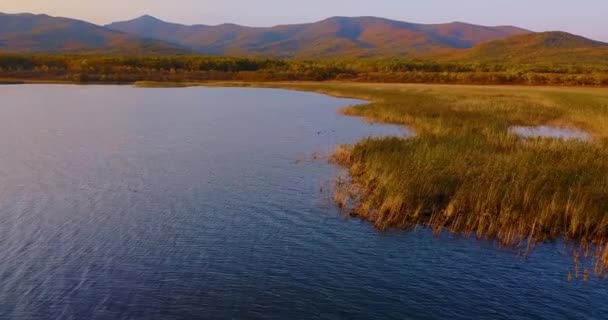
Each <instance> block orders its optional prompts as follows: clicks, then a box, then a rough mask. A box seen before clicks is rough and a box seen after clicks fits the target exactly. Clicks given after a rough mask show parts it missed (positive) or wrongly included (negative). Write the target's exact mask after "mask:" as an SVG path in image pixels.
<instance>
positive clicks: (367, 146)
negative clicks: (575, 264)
mask: <svg viewBox="0 0 608 320" xmlns="http://www.w3.org/2000/svg"><path fill="white" fill-rule="evenodd" d="M275 86H276V85H275ZM279 86H281V87H286V88H291V89H299V90H310V91H318V92H324V93H329V94H332V95H335V96H348V97H352V98H361V99H366V100H369V101H371V102H370V103H369V104H366V105H361V106H353V107H349V108H347V109H345V110H343V113H344V114H347V115H354V116H362V117H365V118H366V119H369V120H372V121H379V122H386V123H396V124H404V125H408V126H410V127H411V128H413V129H414V131H415V132H416V133H417V135H416V136H415V137H413V138H400V137H394V138H372V139H365V140H363V141H360V142H359V143H357V144H355V145H353V146H343V147H340V148H338V150H337V151H336V153H335V155H334V157H333V159H334V161H336V162H338V163H340V164H342V165H344V166H345V167H346V168H348V170H349V172H350V177H351V178H350V179H348V180H349V181H347V180H346V179H343V178H342V179H340V180H339V182H338V183H337V184H336V195H335V200H336V202H337V203H338V204H339V205H340V206H341V207H346V206H349V210H351V211H352V213H354V214H356V215H358V216H360V217H362V218H364V219H367V220H369V221H370V222H372V223H374V225H375V226H376V227H378V228H380V229H387V228H413V227H415V226H417V225H423V226H427V227H430V228H433V229H434V230H435V231H436V232H441V231H443V230H446V229H447V230H450V231H451V232H454V233H462V234H465V235H475V236H477V237H478V238H487V239H494V240H497V241H499V242H500V243H501V244H505V245H509V246H520V247H522V248H523V249H525V250H526V251H528V250H530V249H531V248H532V247H533V246H534V243H535V242H539V241H541V242H542V241H545V240H550V239H555V238H558V237H564V238H566V239H570V240H573V241H576V242H578V243H580V244H581V248H582V250H583V251H584V252H585V256H593V257H595V259H596V265H595V272H596V273H598V274H601V273H604V272H605V271H606V268H607V267H608V92H606V91H605V90H601V89H586V88H548V87H543V88H531V87H490V86H435V85H391V84H345V83H342V84H338V83H325V84H281V85H279ZM512 125H523V126H535V125H555V126H562V127H576V128H580V129H583V130H587V131H588V132H590V133H591V134H592V135H593V140H592V141H591V142H587V143H585V142H581V141H562V140H554V139H545V138H538V139H522V138H519V137H517V136H515V135H513V134H511V133H510V132H509V130H508V129H509V127H510V126H512ZM589 252H591V254H590V253H589Z"/></svg>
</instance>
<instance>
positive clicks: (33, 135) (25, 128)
mask: <svg viewBox="0 0 608 320" xmlns="http://www.w3.org/2000/svg"><path fill="white" fill-rule="evenodd" d="M0 97H1V100H0V146H1V147H0V179H1V181H0V318H1V319H193V318H199V319H201V318H207V319H218V318H223V319H241V318H247V319H250V318H273V319H299V318H319V319H390V318H392V319H446V318H447V319H474V318H483V319H606V318H607V317H608V304H607V303H606V302H607V301H608V282H607V280H597V279H596V280H593V279H592V281H590V282H583V281H580V280H575V281H573V282H571V283H568V282H567V281H566V279H567V268H568V267H570V266H571V261H572V260H571V257H570V256H569V254H568V249H567V248H568V247H567V246H566V245H565V244H563V243H553V244H547V245H544V246H540V247H539V248H538V249H537V250H536V251H535V252H534V253H533V254H532V256H531V257H529V258H528V259H524V258H522V257H518V256H517V255H516V254H515V253H514V252H513V251H511V250H502V249H498V248H496V246H495V245H493V244H492V243H489V242H485V241H477V240H471V239H464V238H453V237H450V236H443V237H440V238H435V237H433V236H432V235H431V234H430V233H429V232H428V231H425V230H419V231H416V232H401V231H391V232H386V233H381V232H378V231H376V230H374V229H373V228H372V227H371V226H370V225H369V224H367V223H365V222H362V221H359V220H357V219H347V218H345V217H343V216H342V215H340V214H339V213H338V211H337V209H336V208H335V207H333V206H331V205H328V201H327V199H326V198H327V195H326V194H323V193H322V192H320V186H322V185H323V184H324V183H326V182H327V181H328V180H330V179H331V178H332V177H333V176H334V175H335V174H336V172H337V168H334V167H332V166H331V165H329V164H328V163H327V162H326V161H324V160H318V161H313V160H311V155H312V154H313V153H315V152H318V153H326V152H328V151H329V150H332V149H333V147H334V146H335V145H336V144H337V143H347V142H353V141H356V140H357V139H359V138H361V137H364V136H367V135H403V134H404V131H403V129H400V128H397V127H391V126H378V125H370V124H366V123H364V122H363V121H361V120H359V119H357V118H350V117H344V116H340V115H338V114H337V113H336V110H338V109H339V108H341V107H344V106H346V105H348V104H351V103H356V101H354V100H344V99H337V98H331V97H326V96H322V95H318V94H311V93H298V92H290V91H281V90H262V89H224V88H182V89H136V88H131V87H120V86H47V85H23V86H0ZM404 156H406V155H404Z"/></svg>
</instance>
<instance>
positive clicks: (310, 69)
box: [0, 54, 608, 86]
mask: <svg viewBox="0 0 608 320" xmlns="http://www.w3.org/2000/svg"><path fill="white" fill-rule="evenodd" d="M0 79H1V80H2V81H3V82H10V81H24V82H28V81H56V82H77V83H133V82H136V81H172V82H186V81H256V82H262V81H348V82H386V83H437V84H441V83H446V84H447V83H450V84H521V85H566V86H607V85H608V63H606V64H601V63H597V64H577V63H575V62H573V63H571V64H564V63H551V62H548V63H534V64H519V63H504V64H500V63H487V62H485V63H481V62H480V63H475V62H468V61H467V62H461V61H439V60H428V59H412V58H373V59H372V58H368V59H325V60H299V59H262V58H232V57H214V56H195V55H175V56H116V55H91V54H82V55H48V54H0Z"/></svg>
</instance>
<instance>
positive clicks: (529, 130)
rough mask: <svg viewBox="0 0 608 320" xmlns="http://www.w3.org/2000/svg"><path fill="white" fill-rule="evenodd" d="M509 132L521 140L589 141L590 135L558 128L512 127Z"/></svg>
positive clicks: (580, 131) (570, 129)
mask: <svg viewBox="0 0 608 320" xmlns="http://www.w3.org/2000/svg"><path fill="white" fill-rule="evenodd" d="M509 131H511V132H512V133H514V134H516V135H518V136H520V137H522V138H552V139H559V140H578V141H589V140H591V135H590V134H589V133H588V132H585V131H583V130H579V129H572V128H559V127H552V126H535V127H525V126H513V127H511V128H510V129H509Z"/></svg>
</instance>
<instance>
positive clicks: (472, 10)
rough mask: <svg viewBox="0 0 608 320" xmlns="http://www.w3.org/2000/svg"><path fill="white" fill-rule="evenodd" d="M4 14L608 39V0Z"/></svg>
mask: <svg viewBox="0 0 608 320" xmlns="http://www.w3.org/2000/svg"><path fill="white" fill-rule="evenodd" d="M0 12H8V13H14V12H35V13H48V14H51V15H58V16H67V17H71V18H78V19H83V20H87V21H91V22H95V23H100V24H104V23H108V22H111V21H116V20H126V19H131V18H133V17H136V16H140V15H142V14H151V15H154V16H157V17H159V18H161V19H164V20H168V21H174V22H180V23H186V24H194V23H203V24H218V23H223V22H233V23H238V24H245V25H253V26H270V25H276V24H285V23H299V22H311V21H316V20H320V19H323V18H326V17H329V16H335V15H343V16H361V15H370V16H380V17H386V18H391V19H397V20H404V21H410V22H420V23H439V22H450V21H466V22H471V23H477V24H484V25H504V24H512V25H517V26H520V27H524V28H528V29H532V30H534V31H546V30H563V31H568V32H572V33H577V34H581V35H584V36H587V37H591V38H594V39H598V40H603V41H608V0H576V1H575V0H415V1H408V0H298V1H291V0H102V1H99V0H0Z"/></svg>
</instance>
